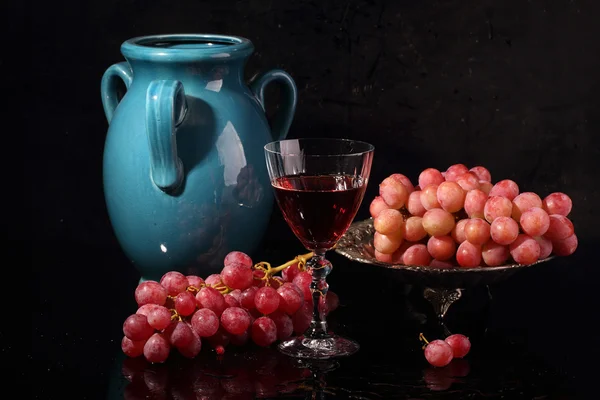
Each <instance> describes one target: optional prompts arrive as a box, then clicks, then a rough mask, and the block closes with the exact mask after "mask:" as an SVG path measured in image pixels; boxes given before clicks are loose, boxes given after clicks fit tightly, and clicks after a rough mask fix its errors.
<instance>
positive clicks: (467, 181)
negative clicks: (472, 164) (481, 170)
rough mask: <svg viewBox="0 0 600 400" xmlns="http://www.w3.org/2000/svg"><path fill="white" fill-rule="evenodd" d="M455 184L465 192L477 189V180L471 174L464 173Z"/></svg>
mask: <svg viewBox="0 0 600 400" xmlns="http://www.w3.org/2000/svg"><path fill="white" fill-rule="evenodd" d="M456 183H458V184H459V185H460V187H461V188H463V189H464V190H466V191H469V190H475V189H479V179H478V178H477V176H476V175H475V174H474V173H472V172H466V173H464V174H462V175H461V176H459V177H458V179H456Z"/></svg>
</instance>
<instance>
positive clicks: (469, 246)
mask: <svg viewBox="0 0 600 400" xmlns="http://www.w3.org/2000/svg"><path fill="white" fill-rule="evenodd" d="M456 262H458V265H460V266H461V267H463V268H474V267H478V266H479V265H480V264H481V246H479V245H476V244H473V243H470V242H468V241H466V240H465V241H464V242H462V243H461V244H460V245H459V246H458V249H457V250H456Z"/></svg>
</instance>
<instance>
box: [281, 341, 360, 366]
mask: <svg viewBox="0 0 600 400" xmlns="http://www.w3.org/2000/svg"><path fill="white" fill-rule="evenodd" d="M278 348H279V351H281V352H282V353H283V354H285V355H288V356H291V357H296V358H306V359H313V360H327V359H329V358H334V357H344V356H349V355H352V354H354V353H356V352H357V351H358V349H359V348H360V346H359V344H358V343H356V342H355V341H353V340H351V339H346V338H344V337H341V336H337V335H331V336H329V337H325V338H309V337H306V336H304V335H301V336H297V337H294V338H292V339H289V340H285V341H283V342H281V343H280V344H279V346H278Z"/></svg>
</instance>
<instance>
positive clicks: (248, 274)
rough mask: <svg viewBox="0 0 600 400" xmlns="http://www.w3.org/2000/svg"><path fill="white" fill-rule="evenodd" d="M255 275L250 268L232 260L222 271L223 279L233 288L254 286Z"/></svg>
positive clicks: (242, 288) (241, 288)
mask: <svg viewBox="0 0 600 400" xmlns="http://www.w3.org/2000/svg"><path fill="white" fill-rule="evenodd" d="M253 277H254V275H253V274H252V270H251V269H250V268H248V267H247V266H246V265H242V264H240V263H237V262H230V264H227V265H226V266H225V267H223V271H221V280H222V281H223V283H224V284H225V285H227V286H229V287H230V288H232V289H240V290H245V289H248V288H249V287H250V286H252V283H253V280H254V279H253Z"/></svg>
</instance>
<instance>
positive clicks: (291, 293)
mask: <svg viewBox="0 0 600 400" xmlns="http://www.w3.org/2000/svg"><path fill="white" fill-rule="evenodd" d="M298 289H299V288H298V287H297V286H296V285H295V284H293V283H289V282H287V283H284V284H283V286H281V287H280V288H279V289H277V293H278V294H279V297H280V298H279V309H280V310H281V311H283V312H285V313H286V314H288V315H294V313H295V312H296V311H298V310H299V309H300V307H302V304H304V293H302V291H301V290H298Z"/></svg>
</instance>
